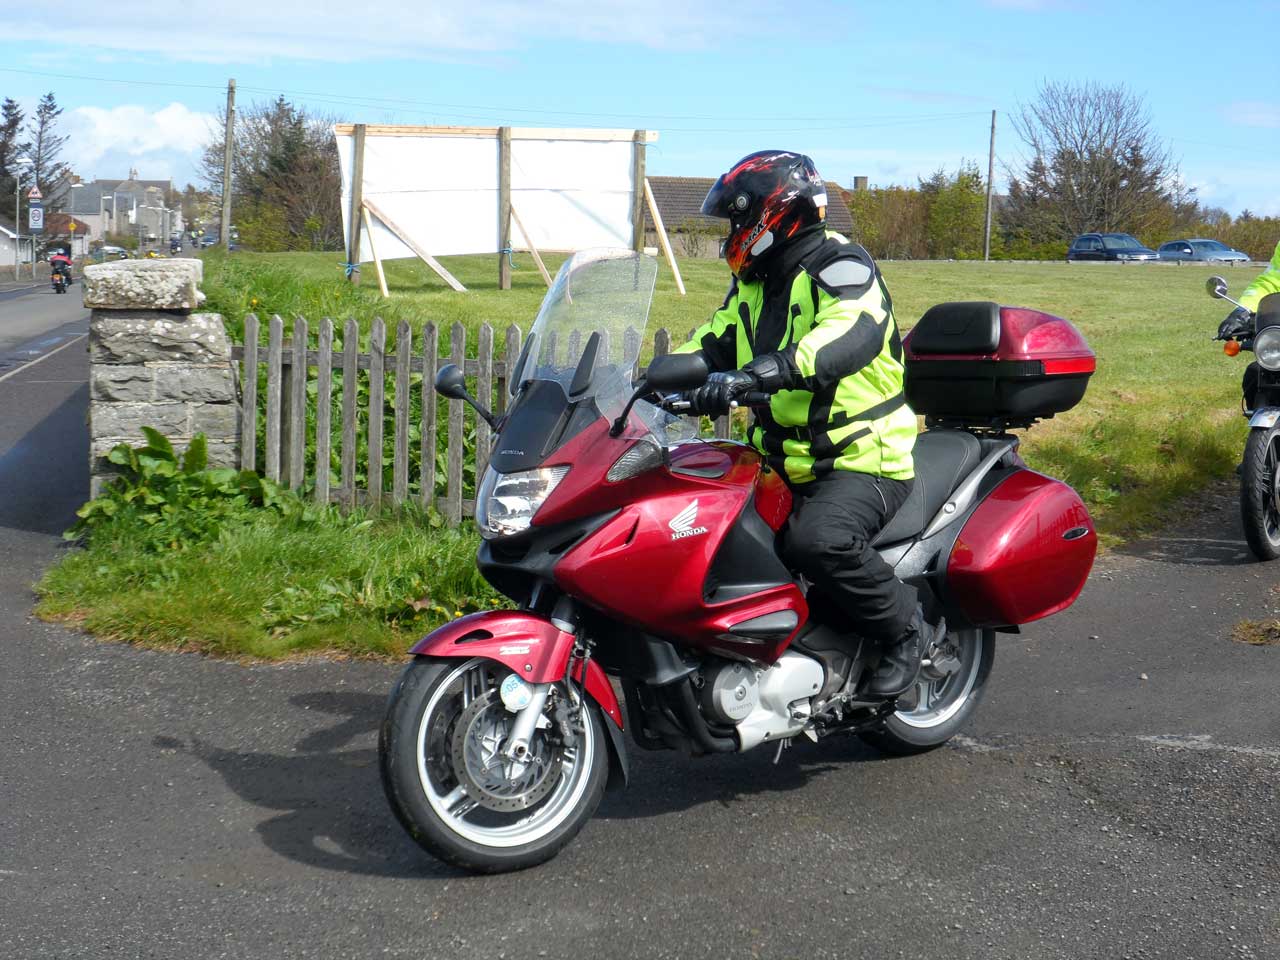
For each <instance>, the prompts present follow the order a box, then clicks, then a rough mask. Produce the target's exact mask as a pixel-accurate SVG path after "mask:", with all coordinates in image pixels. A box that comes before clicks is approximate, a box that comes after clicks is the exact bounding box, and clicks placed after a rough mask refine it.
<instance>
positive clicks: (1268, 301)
mask: <svg viewBox="0 0 1280 960" xmlns="http://www.w3.org/2000/svg"><path fill="white" fill-rule="evenodd" d="M1205 289H1206V290H1207V291H1208V293H1209V295H1210V296H1211V297H1217V298H1218V299H1221V300H1226V301H1228V302H1230V303H1236V301H1234V300H1232V299H1231V298H1230V297H1229V296H1227V281H1225V280H1224V279H1222V277H1210V278H1209V279H1208V281H1206V283H1205ZM1215 339H1217V340H1223V341H1225V343H1224V344H1223V349H1224V350H1225V351H1226V353H1227V355H1228V356H1232V357H1234V356H1236V355H1238V354H1239V353H1240V351H1241V350H1252V351H1253V355H1254V357H1255V363H1254V364H1252V365H1251V366H1250V368H1249V369H1250V373H1247V374H1246V375H1245V378H1244V380H1245V382H1244V390H1243V392H1244V398H1243V403H1242V404H1241V410H1242V411H1243V413H1244V416H1245V417H1246V418H1247V419H1248V421H1249V438H1248V440H1246V441H1245V446H1244V460H1243V461H1242V462H1241V464H1240V520H1241V522H1242V523H1243V524H1244V537H1245V540H1247V541H1248V543H1249V549H1250V550H1252V551H1253V555H1254V556H1256V557H1257V558H1258V559H1259V560H1275V559H1276V558H1277V557H1280V293H1271V294H1268V295H1267V296H1265V297H1263V298H1262V300H1261V302H1260V303H1259V304H1258V309H1257V310H1256V311H1255V310H1250V309H1249V308H1248V307H1246V306H1243V305H1242V304H1238V303H1236V309H1235V310H1233V311H1231V313H1230V314H1228V316H1227V318H1226V319H1225V320H1223V321H1222V323H1221V325H1220V326H1219V327H1218V334H1217V336H1216V337H1215Z"/></svg>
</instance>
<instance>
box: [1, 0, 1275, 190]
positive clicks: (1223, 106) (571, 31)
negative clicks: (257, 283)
mask: <svg viewBox="0 0 1280 960" xmlns="http://www.w3.org/2000/svg"><path fill="white" fill-rule="evenodd" d="M69 7H70V15H69V16H66V17H64V20H63V22H64V24H65V26H64V27H63V28H61V29H60V30H59V31H58V32H57V33H56V34H55V33H51V32H50V31H49V29H48V23H47V9H48V8H47V7H43V8H42V7H41V6H39V5H29V4H23V5H21V6H19V5H17V4H14V3H12V2H11V0H3V2H0V22H3V23H5V24H6V25H7V27H13V28H15V29H13V31H12V32H8V31H6V33H7V35H8V36H10V37H19V38H21V39H20V40H9V39H0V65H3V66H2V67H0V96H12V97H14V98H16V99H18V100H20V101H21V102H23V103H24V105H27V106H29V107H30V106H33V105H34V103H35V101H36V100H37V99H38V97H39V96H40V95H41V94H42V93H44V92H46V91H48V90H53V91H54V92H55V93H56V95H57V97H58V100H59V102H60V103H61V104H62V105H63V106H64V107H65V108H66V114H65V116H64V123H63V127H64V130H63V132H66V133H69V134H70V135H71V137H72V140H71V142H70V143H69V144H68V146H67V148H66V158H67V159H68V160H70V161H71V162H72V163H73V165H74V167H75V169H76V171H77V172H78V173H80V174H81V175H82V176H85V177H112V176H124V175H125V174H126V173H127V170H128V168H129V167H130V166H136V167H137V168H138V170H139V171H140V173H141V175H142V176H143V177H156V178H160V177H166V176H171V177H173V178H174V179H175V180H177V181H178V182H179V184H182V183H186V182H187V181H188V180H196V179H197V173H196V169H195V160H196V158H197V157H198V154H199V147H200V145H201V143H202V142H203V141H204V139H205V137H206V133H205V131H206V129H207V125H208V123H209V120H210V118H211V116H212V114H214V113H215V112H216V110H217V109H218V106H219V104H220V102H221V101H222V99H223V96H224V94H223V90H224V88H225V84H226V80H227V78H228V77H235V79H236V81H237V85H238V87H239V91H240V93H239V97H240V101H241V102H244V101H245V100H252V99H268V98H271V97H273V96H274V95H275V94H276V93H278V92H285V93H286V95H288V96H290V98H291V99H293V100H295V101H298V102H301V103H304V104H306V105H307V106H308V107H310V108H312V109H313V110H315V111H318V112H322V113H326V114H330V115H333V116H334V117H336V118H339V119H343V120H350V121H364V122H372V123H448V124H481V125H495V124H499V123H510V124H512V125H516V126H597V127H645V128H649V129H654V130H658V131H659V132H660V139H659V141H658V143H657V144H655V145H654V146H652V147H650V151H649V160H648V169H649V172H650V173H656V174H677V175H690V176H712V175H715V174H717V173H719V172H721V171H722V170H723V168H725V167H726V166H727V165H728V164H729V163H731V162H732V161H733V160H735V159H737V158H738V157H739V156H741V155H743V154H745V153H748V152H751V151H753V150H757V149H762V148H772V147H782V148H787V149H792V150H799V151H803V152H806V153H808V154H810V155H811V156H812V157H813V158H814V160H815V161H816V162H817V165H818V169H819V170H820V171H821V172H822V174H823V175H824V176H825V177H826V178H827V179H829V180H834V181H837V182H839V183H842V184H845V185H849V183H850V181H851V180H852V178H853V177H854V176H855V175H859V174H863V175H867V176H869V177H870V178H871V181H872V183H873V184H880V185H883V184H888V183H895V182H896V183H914V181H915V178H916V177H918V176H924V175H927V174H928V173H929V172H931V171H932V170H934V169H936V168H938V167H940V166H941V167H947V168H954V167H955V165H956V164H957V163H958V162H959V161H960V160H961V159H965V158H967V159H970V160H977V161H979V162H980V163H981V165H982V166H983V168H984V170H985V165H986V154H987V140H988V136H989V125H990V111H991V110H992V109H995V110H997V111H999V119H998V121H997V139H996V152H997V183H998V184H999V183H1000V182H1002V181H1003V180H1004V179H1005V174H1004V170H1005V169H1007V167H1008V166H1010V165H1016V163H1017V161H1018V159H1019V157H1020V156H1021V144H1020V142H1019V141H1018V139H1017V137H1016V135H1015V134H1014V131H1013V129H1012V127H1011V125H1010V122H1009V115H1010V113H1012V112H1014V111H1016V110H1017V108H1018V105H1019V103H1020V102H1026V101H1028V100H1030V99H1032V98H1034V96H1035V92H1036V88H1037V86H1038V84H1040V83H1041V82H1042V81H1044V80H1071V81H1085V80H1092V81H1097V82H1100V83H1105V84H1115V83H1124V84H1127V85H1128V86H1129V87H1130V88H1131V89H1132V90H1133V91H1135V92H1137V93H1140V94H1142V95H1144V96H1145V97H1146V98H1147V101H1148V104H1149V106H1150V110H1151V114H1152V118H1153V120H1154V124H1155V127H1156V129H1157V131H1158V132H1159V133H1160V134H1161V135H1162V136H1163V137H1165V138H1166V139H1167V140H1168V141H1169V143H1170V146H1171V147H1172V148H1173V150H1174V152H1175V154H1176V155H1177V156H1178V157H1179V158H1180V161H1181V167H1182V170H1183V173H1184V175H1185V177H1186V179H1187V180H1188V181H1189V182H1190V183H1191V184H1193V185H1195V186H1196V187H1197V188H1198V190H1199V192H1200V195H1201V198H1202V200H1204V201H1205V202H1208V203H1211V204H1214V205H1219V206H1223V207H1225V208H1227V209H1228V210H1229V211H1231V212H1232V213H1238V212H1239V211H1240V210H1241V209H1243V208H1246V207H1247V208H1249V209H1252V210H1253V211H1254V212H1258V213H1270V214H1280V164H1278V163H1277V159H1278V158H1280V78H1278V77H1277V74H1276V71H1275V67H1274V62H1273V58H1272V57H1271V56H1270V55H1269V54H1268V53H1267V52H1266V51H1265V48H1263V47H1255V46H1254V45H1253V43H1252V40H1251V38H1252V37H1254V36H1256V35H1262V36H1266V35H1267V34H1268V33H1269V28H1270V27H1271V26H1272V25H1273V24H1274V22H1275V20H1276V18H1277V15H1280V3H1277V2H1276V0H1272V2H1252V3H1236V4H1232V5H1231V6H1230V8H1229V14H1226V13H1219V12H1218V11H1221V10H1225V9H1226V8H1223V7H1216V8H1209V7H1206V6H1204V5H1203V4H1192V3H1182V2H1167V3H1163V4H1139V3H1124V2H1116V0H1074V2H1066V0H973V2H968V3H929V2H910V3H903V2H890V3H880V2H874V3H873V2H837V0H809V2H807V3H803V4H794V3H793V4H787V3H780V2H777V0H738V2H736V3H732V4H728V3H717V2H708V0H649V2H646V3H638V2H618V0H543V2H538V0H532V2H512V0H503V2H485V0H469V2H463V0H430V2H424V3H419V4H402V3H394V2H392V3H381V4H367V5H364V6H360V5H357V4H352V3H350V2H345V3H338V2H336V0H310V2H306V0H276V2H272V3H262V2H260V0H258V2H249V0H219V2H218V3H189V4H185V5H183V4H173V3H171V2H159V0H131V2H129V3H126V4H120V5H113V4H105V5H104V4H102V3H93V4H89V3H82V2H72V3H71V4H69ZM64 9H66V8H64ZM184 17H185V18H186V19H185V20H184V19H182V18H184ZM1251 50H1254V51H1255V52H1250V51H1251ZM78 78H93V79H78Z"/></svg>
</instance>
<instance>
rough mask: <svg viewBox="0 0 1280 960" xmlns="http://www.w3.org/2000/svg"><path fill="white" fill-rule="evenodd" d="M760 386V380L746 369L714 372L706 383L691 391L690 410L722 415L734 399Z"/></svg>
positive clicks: (706, 414) (716, 415)
mask: <svg viewBox="0 0 1280 960" xmlns="http://www.w3.org/2000/svg"><path fill="white" fill-rule="evenodd" d="M758 387H759V381H758V380H757V379H756V378H755V377H754V376H752V375H751V374H750V373H748V372H747V371H745V370H729V371H727V372H725V373H713V374H711V376H709V377H707V382H706V383H704V384H703V385H702V386H700V387H698V388H697V389H696V390H693V391H691V392H690V393H689V412H690V413H696V414H701V415H703V416H707V417H722V416H724V415H725V414H726V413H728V412H729V409H730V407H729V405H730V404H731V403H732V402H733V401H734V400H736V399H738V398H739V397H741V396H742V395H743V394H744V393H748V392H750V391H752V390H755V389H758Z"/></svg>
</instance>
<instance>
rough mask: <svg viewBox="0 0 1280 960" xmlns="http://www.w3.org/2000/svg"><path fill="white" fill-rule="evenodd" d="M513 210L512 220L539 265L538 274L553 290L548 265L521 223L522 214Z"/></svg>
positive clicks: (548, 287) (513, 208)
mask: <svg viewBox="0 0 1280 960" xmlns="http://www.w3.org/2000/svg"><path fill="white" fill-rule="evenodd" d="M510 209H511V219H513V220H514V221H515V222H516V226H517V227H519V228H520V236H522V237H524V245H525V246H526V247H528V248H529V253H531V254H532V255H533V262H534V263H536V264H537V265H538V272H539V273H540V274H542V282H543V283H545V284H546V285H547V289H548V290H549V289H551V274H550V273H548V272H547V265H546V264H545V263H543V262H542V254H540V253H538V248H537V247H535V246H534V245H533V238H532V237H530V236H529V231H528V230H526V229H525V228H524V224H523V223H522V222H521V221H520V214H518V213H516V208H515V207H514V206H511V207H510Z"/></svg>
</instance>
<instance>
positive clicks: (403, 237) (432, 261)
mask: <svg viewBox="0 0 1280 960" xmlns="http://www.w3.org/2000/svg"><path fill="white" fill-rule="evenodd" d="M364 206H365V209H366V210H368V211H369V212H370V213H371V214H373V215H374V216H375V217H377V218H378V219H379V220H381V221H382V225H383V226H384V227H386V228H387V229H388V230H390V231H391V232H392V233H393V234H395V236H396V239H397V240H399V241H400V242H401V243H403V244H404V245H405V246H406V247H408V248H409V249H410V250H412V251H413V252H414V253H416V254H417V255H418V256H419V257H420V258H421V259H422V262H423V263H425V264H426V265H427V266H428V267H430V268H431V269H432V270H434V271H435V272H436V274H437V276H439V277H440V279H441V280H443V281H444V282H445V283H447V284H448V285H449V286H450V287H452V288H453V289H454V290H457V291H458V292H459V293H466V292H467V288H466V287H464V286H463V285H462V284H461V283H459V282H458V278H457V277H455V276H454V275H453V274H452V273H450V272H449V271H448V270H446V269H445V268H444V267H443V266H441V264H440V261H438V260H437V259H436V258H435V257H433V256H431V254H429V253H427V251H425V250H423V249H422V247H420V246H419V245H418V243H417V241H415V240H414V239H413V238H412V237H411V236H410V235H409V233H408V231H406V230H404V229H402V228H401V227H399V226H398V225H397V224H396V222H395V221H394V220H392V219H390V218H389V217H388V216H387V215H386V214H385V213H383V212H382V209H381V208H380V207H379V206H378V205H377V204H376V203H374V202H373V201H372V200H369V199H366V200H365V201H364Z"/></svg>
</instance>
